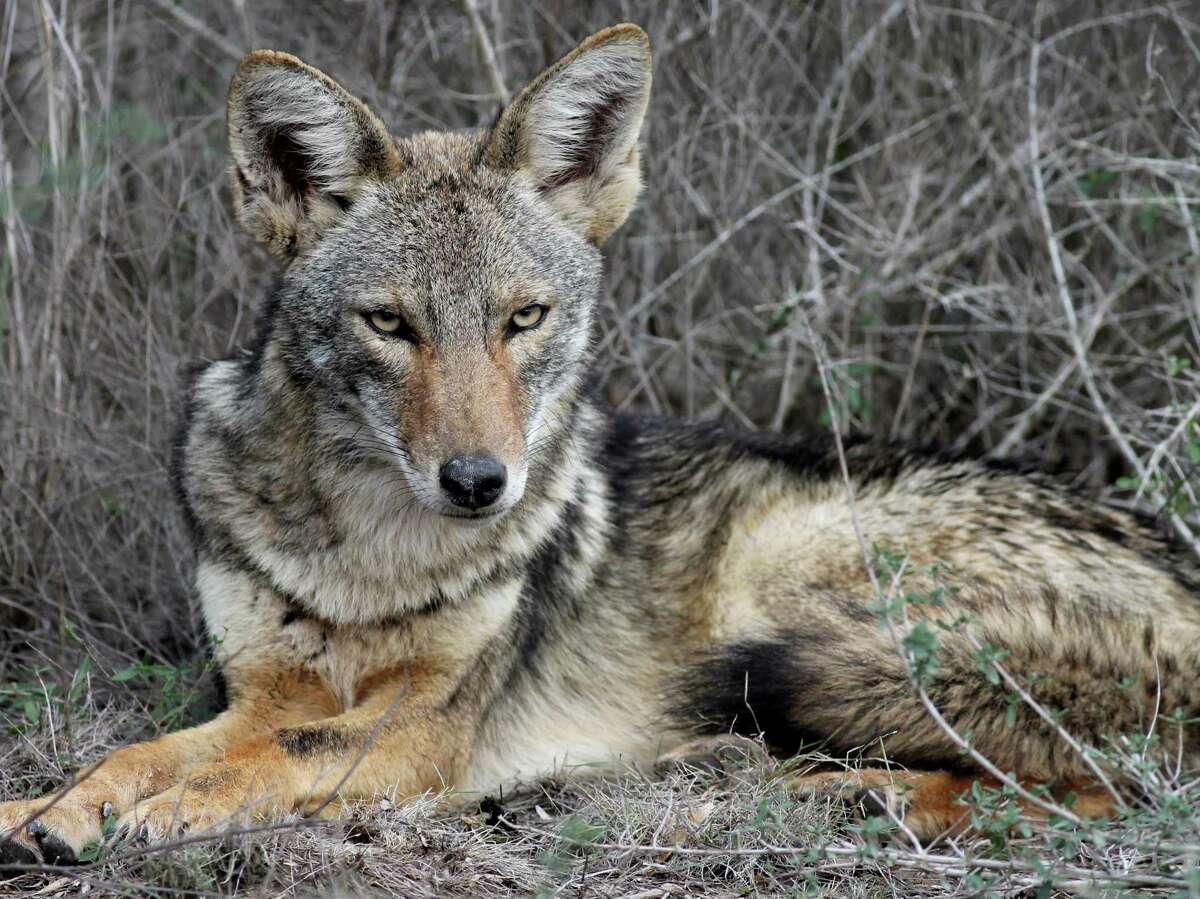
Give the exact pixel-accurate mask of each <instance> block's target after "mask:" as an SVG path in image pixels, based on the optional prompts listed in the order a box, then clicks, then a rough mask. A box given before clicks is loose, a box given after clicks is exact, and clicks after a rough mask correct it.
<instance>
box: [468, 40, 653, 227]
mask: <svg viewBox="0 0 1200 899" xmlns="http://www.w3.org/2000/svg"><path fill="white" fill-rule="evenodd" d="M649 100H650V40H649V38H647V37H646V33H645V32H644V31H642V29H640V28H638V27H637V26H636V25H615V26H613V27H612V28H606V29H605V30H604V31H601V32H598V33H597V34H593V35H592V36H591V37H589V38H588V39H587V40H585V41H584V42H583V43H582V44H580V45H579V46H578V47H576V48H575V49H574V50H572V51H571V52H570V53H568V54H567V55H566V56H565V57H563V58H562V59H561V60H559V61H558V62H557V63H555V64H554V65H553V66H551V67H550V68H549V69H547V70H546V71H545V72H543V73H542V74H541V75H539V76H538V77H537V78H536V79H534V80H533V81H532V82H531V83H530V84H529V85H528V86H527V87H526V88H525V89H524V90H523V91H521V93H520V95H519V96H518V97H517V98H516V99H515V100H513V102H512V103H511V104H510V105H509V106H508V108H507V109H505V110H504V112H503V113H502V114H501V116H500V120H499V122H497V124H496V126H495V128H494V129H493V130H492V134H491V137H490V138H489V144H488V159H489V161H490V163H491V164H492V165H494V166H496V167H498V168H503V169H510V170H511V169H515V170H519V171H523V172H525V173H526V174H527V175H529V176H530V177H531V179H532V180H533V182H534V184H535V185H537V187H538V188H539V189H540V190H541V191H542V192H543V193H544V195H545V196H546V198H547V199H548V200H549V201H550V202H551V204H553V205H554V207H555V208H556V209H557V210H558V211H559V213H561V214H562V216H563V218H564V219H565V220H566V221H567V222H568V223H569V224H570V225H571V226H572V227H573V228H575V229H576V230H577V231H579V232H580V233H581V234H583V235H584V236H585V237H587V238H588V239H589V240H591V241H592V242H593V243H595V244H600V243H603V242H604V240H605V239H606V238H607V237H608V236H609V235H610V234H612V232H613V231H615V230H616V229H617V228H619V227H620V226H621V223H622V222H624V221H625V218H626V217H627V216H628V215H629V211H630V209H632V208H633V201H634V200H635V199H636V198H637V193H638V190H639V188H640V187H641V173H640V170H639V165H638V146H637V141H638V133H639V132H640V131H641V128H642V118H643V117H644V116H645V114H646V104H647V103H648V102H649Z"/></svg>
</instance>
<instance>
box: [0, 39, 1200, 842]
mask: <svg viewBox="0 0 1200 899" xmlns="http://www.w3.org/2000/svg"><path fill="white" fill-rule="evenodd" d="M650 71H651V70H650V55H649V44H648V41H647V38H646V36H645V34H644V33H643V32H642V31H641V30H640V29H638V28H637V27H635V26H632V25H621V26H617V27H615V28H611V29H608V30H606V31H603V32H600V33H598V34H596V35H593V36H592V37H590V38H589V39H587V40H586V41H584V42H583V43H582V44H581V45H580V46H579V47H577V48H576V49H575V50H574V51H572V52H571V53H570V54H568V55H567V56H566V57H564V58H563V59H562V60H560V61H559V62H558V63H557V64H555V65H554V66H552V67H551V68H549V69H548V70H546V71H545V72H543V73H542V74H541V75H540V76H538V77H537V78H536V79H534V81H532V82H531V83H530V84H529V85H528V86H527V87H526V88H525V89H524V90H523V91H522V92H521V93H520V94H519V95H518V96H517V98H516V99H515V100H514V101H513V102H512V103H511V104H510V105H509V106H508V107H507V108H506V109H505V110H504V111H503V113H502V114H501V115H500V116H499V118H498V119H497V120H496V122H495V123H494V124H493V125H492V126H491V127H490V128H488V129H486V130H484V131H481V132H477V133H469V134H422V135H416V136H412V137H407V138H404V139H395V138H393V137H392V136H391V135H389V133H388V132H387V130H386V129H385V128H384V126H383V124H382V123H381V122H380V121H379V119H378V118H377V117H376V116H375V115H374V114H373V113H372V112H371V111H370V110H369V109H367V107H366V106H364V105H363V104H362V103H361V102H359V101H358V100H357V99H355V98H354V97H352V96H351V95H350V94H349V93H347V92H346V91H345V90H343V89H342V88H341V87H339V86H338V85H337V84H336V83H334V82H333V81H332V80H330V79H329V78H328V77H327V76H325V75H324V74H322V73H321V72H319V71H318V70H316V69H314V68H312V67H310V66H308V65H306V64H304V63H302V62H300V61H299V60H297V59H295V58H294V57H291V56H288V55H286V54H282V53H276V52H272V51H260V52H257V53H254V54H251V55H250V56H249V57H247V58H246V60H245V61H244V62H243V63H242V64H241V66H240V67H239V68H238V70H237V72H236V74H235V75H234V78H233V82H232V85H231V88H230V97H229V108H228V117H229V136H230V145H231V150H232V155H233V161H234V167H233V184H234V196H235V208H236V211H237V215H238V218H239V220H240V222H241V223H242V225H243V226H244V227H245V228H246V229H247V230H248V231H249V233H250V234H252V235H253V236H254V237H255V238H257V239H258V240H260V241H261V242H263V243H264V244H265V245H266V246H267V247H269V248H270V249H271V250H272V251H273V252H274V253H275V254H276V255H277V256H279V257H280V258H281V259H282V260H283V261H284V264H285V270H284V274H283V277H282V280H281V283H280V286H279V287H278V289H277V290H276V291H275V293H274V294H273V295H272V297H271V298H270V301H269V303H268V304H267V306H266V308H265V311H264V313H263V316H262V319H261V321H260V323H259V332H258V336H257V339H256V341H255V342H254V344H253V345H252V346H251V347H250V348H248V349H247V350H245V351H243V352H241V353H239V354H237V355H235V356H234V357H232V358H229V359H226V360H222V361H218V362H214V363H211V364H209V365H208V366H207V367H206V368H204V369H203V370H202V371H201V372H200V373H199V374H198V376H197V377H196V379H195V381H194V383H193V384H192V386H191V388H190V390H189V393H188V401H187V412H186V416H185V422H184V427H183V430H182V434H181V439H180V442H179V447H178V453H177V462H176V476H177V484H178V489H179V495H180V498H181V500H182V504H183V507H184V509H185V511H186V514H187V516H188V518H189V520H190V523H191V525H192V529H193V532H194V534H195V541H196V549H197V557H198V568H197V576H196V587H197V591H198V594H199V597H200V601H201V603H202V605H203V610H204V615H205V619H206V622H207V626H208V629H209V632H210V634H211V636H212V638H213V641H214V647H215V652H216V654H217V657H218V659H219V661H220V664H221V668H222V670H223V672H224V674H225V677H226V679H227V682H228V686H229V696H230V704H229V708H228V709H227V710H226V711H225V712H223V713H222V714H221V715H219V716H218V717H217V718H216V719H214V720H213V721H211V722H208V723H207V724H203V725H201V726H199V727H197V728H193V729H191V730H187V731H182V732H179V733H176V734H171V735H168V736H165V737H162V738H160V739H158V740H155V741H152V742H150V743H144V744H138V745H135V746H130V747H127V748H125V749H122V750H119V751H118V752H117V753H115V754H114V755H113V756H111V757H110V758H109V759H107V760H105V762H104V763H103V764H101V765H99V766H98V767H95V768H94V769H92V770H90V771H89V772H85V775H86V776H85V777H84V778H83V780H82V781H81V782H80V783H79V784H78V785H77V786H76V787H74V788H73V789H72V790H71V791H70V792H69V793H68V794H67V795H66V796H65V797H64V798H63V799H62V800H61V801H59V802H58V803H57V804H55V805H54V806H53V807H52V808H49V809H39V808H38V807H36V806H34V805H31V804H29V803H12V804H9V805H7V806H2V807H0V827H3V828H4V829H9V828H13V827H16V826H17V824H19V823H21V822H23V821H25V822H27V821H28V820H29V819H30V818H32V817H37V816H40V817H38V820H37V821H34V822H33V824H31V825H29V827H27V828H26V829H24V830H21V831H20V832H12V833H10V834H9V836H10V839H9V840H8V841H7V842H5V843H4V844H3V845H2V846H0V856H2V857H7V858H18V859H22V860H27V859H28V858H35V859H36V858H38V857H39V856H40V857H42V858H51V859H64V858H69V857H71V856H72V855H73V854H74V853H76V852H78V851H79V849H80V848H81V847H82V846H83V845H84V844H85V843H87V842H88V841H89V840H92V839H95V838H97V837H98V836H99V835H100V832H101V830H100V828H101V826H102V823H103V820H104V818H105V817H106V816H108V815H117V816H119V817H120V819H121V821H120V823H121V825H122V826H125V827H135V826H136V827H140V828H142V832H143V833H144V834H146V835H147V836H148V837H149V838H164V837H166V836H169V835H171V834H174V833H178V832H179V831H180V830H181V829H183V828H184V827H188V828H191V829H192V830H193V831H194V830H195V829H199V828H201V827H215V826H224V825H226V824H228V823H229V822H232V821H237V820H239V819H240V817H244V816H248V815H260V814H269V813H272V812H290V811H294V810H306V809H308V810H312V809H315V808H321V807H324V806H326V805H327V804H328V803H327V800H328V799H329V798H330V797H334V796H336V797H340V798H342V799H346V800H351V799H357V798H367V797H371V796H374V795H376V794H380V793H387V794H389V795H392V796H394V797H398V798H403V797H411V796H416V795H420V794H422V793H424V792H427V791H431V790H440V789H443V788H453V789H455V790H459V791H467V792H472V791H473V792H474V793H475V794H476V795H478V796H482V795H484V794H485V793H486V792H488V791H493V790H496V789H499V788H502V787H505V786H507V785H510V784H514V783H518V782H521V781H527V780H530V779H533V778H537V777H541V776H544V775H546V774H550V773H553V772H555V771H559V770H563V769H570V768H571V767H572V766H575V765H583V764H586V765H592V764H594V763H597V762H601V763H607V764H622V763H634V764H642V763H646V762H650V761H652V760H654V759H655V758H656V757H657V756H659V755H660V754H662V753H663V751H664V750H670V749H672V748H673V746H675V745H676V744H679V743H685V744H687V743H688V741H694V740H695V739H697V738H699V737H702V736H703V735H705V734H710V735H714V734H715V735H721V734H730V733H738V734H747V735H759V734H761V735H762V736H763V738H764V739H765V740H766V741H767V742H768V743H769V744H772V745H774V746H777V747H779V748H781V749H783V750H785V751H794V750H796V749H798V748H799V747H801V746H817V747H819V748H820V749H821V750H822V751H824V752H825V753H828V754H831V755H834V756H836V755H839V754H850V753H853V752H855V751H856V750H858V749H861V748H862V747H872V746H874V747H876V748H877V749H879V747H882V748H881V749H879V751H878V752H877V751H875V750H872V755H879V754H880V753H881V752H882V753H885V754H886V758H888V759H891V760H893V761H894V762H895V764H896V765H898V766H900V767H901V768H902V769H903V774H902V775H901V774H892V773H889V772H887V771H883V770H875V769H862V770H859V771H857V772H851V773H846V772H837V773H836V779H838V780H842V781H844V780H846V779H848V778H851V779H854V778H856V779H857V782H859V783H862V784H866V785H871V786H875V787H879V788H881V789H882V788H885V787H887V788H891V789H895V788H898V787H899V786H900V784H897V782H896V778H899V779H900V780H902V781H903V782H904V783H905V784H907V785H908V786H910V787H912V788H913V792H912V793H911V794H910V795H909V797H908V805H907V809H908V811H907V815H908V823H909V826H910V827H911V829H913V830H914V831H915V832H917V833H923V834H924V833H936V832H937V831H939V830H940V829H943V828H946V827H951V826H954V825H955V822H956V820H957V819H958V818H959V817H961V814H962V809H961V807H958V806H955V805H954V803H953V799H954V797H955V796H956V795H957V794H958V793H960V792H961V791H963V790H964V789H966V788H967V787H968V786H969V785H970V783H971V781H972V779H974V778H976V777H979V776H981V774H980V772H979V770H978V769H976V768H974V767H973V765H972V762H971V760H970V759H968V758H966V757H965V756H964V755H963V753H962V751H961V748H960V742H959V741H958V740H956V738H955V734H970V740H971V745H972V747H974V748H975V749H976V750H978V752H979V753H981V754H982V755H983V756H985V757H986V758H987V759H990V760H991V762H992V763H994V765H995V766H996V767H997V768H998V769H999V770H1001V771H1003V772H1008V773H1011V774H1012V775H1013V776H1014V777H1015V778H1017V780H1018V781H1019V782H1021V783H1030V782H1035V781H1042V782H1047V783H1049V784H1050V785H1051V786H1053V787H1054V788H1057V789H1074V790H1076V791H1077V793H1078V795H1079V796H1080V797H1081V799H1080V803H1081V804H1080V805H1079V806H1078V807H1079V809H1080V810H1081V811H1084V812H1090V813H1104V811H1105V810H1106V809H1107V805H1106V804H1105V798H1104V796H1102V795H1100V794H1099V793H1098V791H1095V790H1093V789H1092V787H1091V784H1090V783H1089V781H1088V777H1089V769H1088V765H1087V763H1086V761H1085V760H1084V759H1083V758H1082V757H1080V756H1079V755H1078V754H1076V752H1075V751H1074V750H1073V749H1072V748H1071V746H1070V745H1069V744H1068V743H1067V742H1066V741H1064V740H1062V739H1060V738H1059V736H1058V735H1057V734H1055V733H1053V732H1052V731H1049V730H1048V729H1047V728H1045V727H1044V726H1043V721H1042V720H1041V719H1040V718H1039V717H1038V713H1037V710H1036V709H1035V708H1034V707H1033V706H1028V707H1027V706H1026V705H1021V706H1020V707H1019V708H1018V709H1017V710H1016V713H1015V717H1014V715H1013V711H1012V708H1011V704H1010V703H1009V701H1008V696H1009V694H1008V692H1007V688H1003V687H996V686H994V685H993V684H991V683H990V682H989V681H988V679H987V678H986V677H985V673H986V672H985V671H984V670H981V668H986V663H985V662H984V661H981V659H987V658H993V659H994V658H1000V659H1003V664H1004V667H1005V669H1006V671H1007V672H1009V673H1010V674H1011V676H1012V677H1013V678H1014V679H1015V681H1016V682H1017V683H1018V684H1021V685H1023V688H1024V689H1025V690H1026V691H1027V693H1028V694H1029V696H1030V698H1031V699H1032V700H1034V701H1035V702H1036V703H1037V704H1039V705H1040V706H1041V707H1042V708H1048V709H1054V710H1056V711H1057V712H1058V713H1059V714H1060V716H1061V717H1060V720H1061V723H1062V726H1063V728H1064V729H1065V730H1067V731H1069V732H1070V733H1071V734H1072V735H1073V736H1074V737H1075V739H1076V740H1077V741H1078V742H1080V743H1082V744H1097V743H1100V742H1101V741H1102V740H1104V739H1105V738H1106V737H1107V736H1109V735H1112V734H1121V733H1127V732H1132V731H1138V730H1142V729H1144V728H1145V726H1146V724H1147V723H1148V721H1149V719H1150V718H1151V717H1152V716H1153V715H1154V713H1155V710H1156V709H1159V710H1162V711H1164V712H1171V711H1174V710H1179V711H1181V712H1182V713H1183V719H1189V718H1191V719H1194V718H1195V717H1196V716H1197V714H1198V713H1200V677H1198V674H1200V572H1198V571H1197V566H1196V563H1195V560H1194V559H1191V558H1190V557H1187V556H1185V555H1184V554H1183V553H1182V552H1181V551H1179V550H1177V549H1175V548H1173V547H1172V546H1170V545H1169V544H1168V543H1167V541H1166V540H1164V539H1163V538H1162V537H1161V536H1160V535H1159V534H1158V533H1157V532H1156V530H1155V529H1154V528H1152V527H1151V526H1150V525H1148V524H1147V523H1145V522H1143V521H1141V520H1140V519H1138V518H1136V517H1135V516H1132V515H1130V514H1126V513H1124V512H1119V511H1115V510H1111V509H1107V508H1105V507H1103V506H1101V505H1099V504H1097V503H1095V502H1093V501H1091V500H1089V499H1087V498H1084V497H1081V496H1079V495H1077V494H1076V493H1074V492H1072V491H1070V490H1067V489H1065V488H1063V487H1062V486H1060V485H1059V484H1057V483H1056V482H1055V481H1053V480H1051V479H1050V478H1047V477H1045V476H1042V475H1039V474H1037V473H1030V472H1021V471H1018V470H1016V469H1013V468H1009V467H1005V466H1002V465H998V464H995V463H989V462H984V461H979V460H972V459H965V458H952V457H948V456H944V455H939V454H937V453H931V452H923V451H918V450H913V449H907V448H905V447H901V446H895V445H889V446H880V445H876V444H872V443H870V442H867V441H864V440H859V439H849V438H848V439H847V440H846V441H845V443H844V447H839V445H838V444H837V443H835V441H834V440H833V439H831V438H827V437H823V436H814V437H776V436H769V435H763V434H755V433H749V432H744V431H736V430H731V429H726V428H723V427H720V426H717V425H714V424H705V423H687V422H678V421H667V420H661V419H651V418H637V417H629V416H623V415H617V414H614V413H613V412H612V411H610V410H609V409H607V408H606V407H605V405H604V404H603V403H602V402H601V401H599V400H598V399H597V395H596V391H595V390H594V389H593V387H592V385H591V384H590V382H589V375H588V364H589V353H588V345H589V334H590V330H591V325H592V318H593V311H594V307H595V304H596V299H597V295H598V291H599V286H600V277H601V257H600V251H599V247H600V246H601V245H602V244H603V243H604V241H605V239H606V238H607V237H608V236H609V235H610V234H611V233H612V232H613V231H614V230H615V229H616V228H617V227H619V226H620V225H621V224H622V223H623V221H624V220H625V218H626V216H627V215H628V214H629V211H630V209H631V207H632V205H633V202H634V199H635V197H636V194H637V192H638V190H639V186H640V176H639V164H638V153H639V150H638V134H639V132H640V129H641V124H642V119H643V117H644V115H645V112H646V108H647V103H648V98H649V91H650ZM843 451H844V466H845V472H843V458H842V455H843ZM880 591H882V593H883V594H885V595H884V596H881V595H880ZM898 594H899V595H903V594H907V595H909V596H910V597H923V598H924V601H920V602H910V603H908V604H907V605H906V606H903V607H902V608H901V611H900V612H899V613H898V614H899V619H898V620H892V621H891V624H892V631H895V630H896V629H899V633H898V636H899V637H903V635H904V634H905V633H907V632H908V629H911V628H916V627H921V626H924V627H927V628H930V629H932V630H934V631H935V632H936V633H937V634H939V637H938V646H937V648H936V649H937V651H936V662H937V664H936V665H928V664H927V665H925V667H924V669H922V668H921V665H920V660H917V659H915V658H909V657H906V656H905V654H904V653H903V652H902V651H900V647H899V646H898V644H897V641H896V639H894V637H893V635H892V631H889V629H887V628H884V627H881V626H880V618H881V608H884V607H885V603H884V602H883V601H884V600H886V599H888V598H889V597H894V596H895V595H898ZM930 600H937V601H930ZM892 607H893V609H895V608H897V606H896V605H895V603H893V604H892ZM939 624H940V625H944V628H935V627H934V626H935V625H939ZM1131 683H1132V684H1134V685H1135V686H1134V687H1133V688H1130V687H1129V684H1131ZM918 684H919V685H920V686H921V688H922V689H921V690H918V689H917V685H918ZM925 699H928V701H929V703H931V704H932V705H933V706H935V707H936V709H937V710H938V712H939V713H940V716H941V719H942V721H943V722H944V724H945V725H946V726H943V723H939V722H938V721H937V720H935V718H934V717H932V716H931V715H930V713H929V707H928V705H927V704H926V702H925ZM1163 728H1166V725H1165V724H1164V725H1163ZM1160 732H1161V731H1160ZM1166 739H1167V738H1166V737H1164V741H1165V740H1166ZM1171 739H1174V740H1177V741H1178V742H1176V743H1174V744H1172V745H1173V746H1175V747H1182V752H1183V757H1184V759H1185V760H1186V761H1187V762H1188V763H1189V764H1195V763H1196V761H1197V756H1198V753H1197V740H1196V735H1195V733H1194V730H1187V731H1182V730H1181V732H1179V733H1175V734H1172V735H1171ZM693 748H694V747H693ZM1172 751H1174V750H1172ZM684 754H686V752H685V753H684ZM834 779H835V778H834V776H833V775H831V773H830V772H818V773H817V774H815V775H811V776H810V777H808V778H802V779H801V782H799V783H797V787H798V788H800V789H811V788H816V787H820V786H821V785H828V784H829V783H831V782H832V781H833V780H834Z"/></svg>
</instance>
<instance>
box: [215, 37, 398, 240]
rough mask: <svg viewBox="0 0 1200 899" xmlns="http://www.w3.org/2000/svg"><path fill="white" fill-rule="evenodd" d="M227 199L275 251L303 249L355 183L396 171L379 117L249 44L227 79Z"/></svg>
mask: <svg viewBox="0 0 1200 899" xmlns="http://www.w3.org/2000/svg"><path fill="white" fill-rule="evenodd" d="M228 125H229V148H230V150H231V151H232V153H233V161H234V169H233V195H234V207H235V211H236V213H237V218H238V221H240V222H241V223H242V227H244V228H245V229H246V231H247V232H249V233H250V235H251V236H252V237H254V238H255V239H256V240H258V241H260V242H262V243H264V244H266V245H267V247H268V248H269V249H270V250H271V252H273V253H274V254H275V255H277V256H281V257H284V258H290V257H293V256H296V255H298V254H300V253H303V252H305V251H306V250H308V249H310V248H311V247H312V246H313V245H314V244H315V243H316V242H317V240H318V239H319V238H320V236H321V234H323V233H324V232H325V231H326V229H328V228H329V226H330V225H332V224H333V223H334V222H336V221H337V220H338V219H339V218H341V217H342V216H343V215H344V214H345V212H346V210H348V209H349V208H350V206H352V205H353V204H354V201H355V199H356V198H357V197H358V196H359V194H360V193H361V191H362V188H363V186H364V185H365V184H366V183H367V182H369V181H370V180H372V179H374V180H377V181H382V180H383V179H385V178H387V177H389V176H390V175H393V174H395V173H396V172H397V171H399V168H400V160H399V154H398V153H397V151H396V146H395V143H394V142H393V141H392V138H391V135H389V134H388V132H387V128H385V127H384V125H383V122H381V121H380V120H379V118H378V117H377V116H376V115H375V114H374V113H373V112H371V110H370V109H368V108H367V106H366V105H365V104H364V103H363V102H362V101H360V100H358V99H356V98H354V97H353V96H351V95H350V94H349V93H348V92H347V91H346V90H345V89H344V88H342V87H341V86H340V85H338V84H337V83H336V82H334V81H333V80H332V79H331V78H329V77H328V76H327V75H325V74H324V73H323V72H320V71H318V70H317V69H314V68H313V67H312V66H310V65H306V64H305V63H303V62H301V61H300V60H298V59H297V58H296V57H294V56H289V55H288V54H287V53H278V52H275V51H273V50H257V51H255V52H254V53H251V54H250V55H249V56H247V57H246V58H245V59H244V60H242V63H241V65H239V66H238V69H237V72H235V73H234V76H233V80H232V81H231V82H230V85H229V106H228Z"/></svg>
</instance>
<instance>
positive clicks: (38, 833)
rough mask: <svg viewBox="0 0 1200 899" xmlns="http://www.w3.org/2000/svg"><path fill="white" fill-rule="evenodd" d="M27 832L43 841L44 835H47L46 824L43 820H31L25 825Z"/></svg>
mask: <svg viewBox="0 0 1200 899" xmlns="http://www.w3.org/2000/svg"><path fill="white" fill-rule="evenodd" d="M25 832H26V833H27V834H29V835H30V836H31V837H36V838H37V839H38V840H39V841H41V839H42V837H44V836H45V835H46V825H45V824H43V823H42V822H41V821H30V822H29V824H28V825H27V826H26V827H25Z"/></svg>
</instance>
